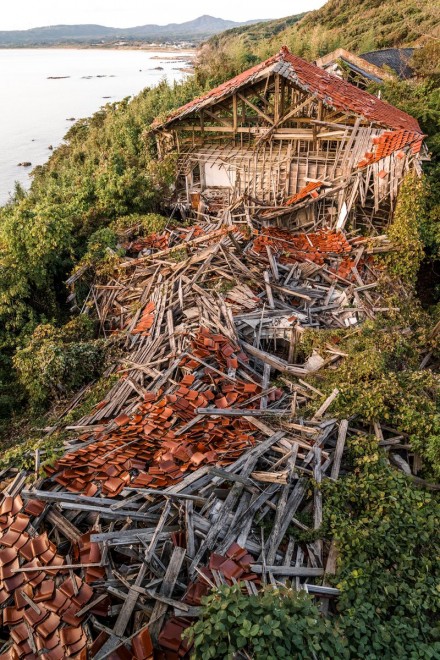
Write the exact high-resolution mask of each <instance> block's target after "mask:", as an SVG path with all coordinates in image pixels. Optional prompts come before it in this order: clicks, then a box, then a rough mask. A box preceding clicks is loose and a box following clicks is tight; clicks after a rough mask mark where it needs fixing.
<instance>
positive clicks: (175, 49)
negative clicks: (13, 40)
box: [0, 44, 197, 56]
mask: <svg viewBox="0 0 440 660" xmlns="http://www.w3.org/2000/svg"><path fill="white" fill-rule="evenodd" d="M1 50H143V51H146V52H150V53H151V52H153V53H176V54H178V53H181V52H182V51H184V52H185V53H188V54H190V55H194V56H195V55H196V53H197V48H194V47H191V46H188V47H187V48H186V47H184V46H173V45H170V46H152V45H151V44H138V45H135V44H130V45H128V44H127V45H126V44H124V45H117V44H108V45H106V44H100V45H96V46H95V45H93V44H49V45H39V46H38V45H33V46H27V45H23V46H22V45H19V46H0V51H1Z"/></svg>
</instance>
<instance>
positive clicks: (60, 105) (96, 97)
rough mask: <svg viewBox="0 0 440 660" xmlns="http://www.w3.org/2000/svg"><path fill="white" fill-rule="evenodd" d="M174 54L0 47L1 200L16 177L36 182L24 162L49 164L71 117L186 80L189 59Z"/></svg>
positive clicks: (7, 196)
mask: <svg viewBox="0 0 440 660" xmlns="http://www.w3.org/2000/svg"><path fill="white" fill-rule="evenodd" d="M185 54H186V53H182V52H179V53H178V55H185ZM171 55H174V57H176V56H177V55H176V53H175V52H174V53H154V52H146V51H130V50H66V49H59V50H57V49H47V50H0V90H1V93H0V204H4V203H5V202H7V200H8V198H9V194H10V192H11V191H13V189H14V182H15V181H19V182H20V183H21V184H23V185H24V186H25V187H28V186H29V185H30V177H29V172H30V171H31V170H32V167H30V168H24V167H19V166H18V163H21V162H31V163H32V166H35V165H41V164H42V163H44V162H45V161H46V160H47V158H49V156H50V154H51V151H50V150H49V148H48V147H49V145H52V146H53V147H54V148H55V147H56V146H57V145H59V144H60V142H61V141H62V138H63V136H64V135H65V134H66V132H67V130H68V129H69V128H70V126H71V125H72V123H73V122H72V121H69V120H71V119H72V118H75V119H79V118H81V117H88V116H89V115H91V114H93V113H94V112H96V111H97V110H99V108H100V107H101V106H102V105H104V104H105V103H109V102H113V101H118V100H120V99H122V98H124V97H126V96H132V95H135V94H137V93H138V92H140V91H141V90H142V89H143V88H144V87H150V86H153V85H156V84H157V83H158V82H159V81H160V80H161V79H163V78H164V77H166V78H167V79H168V80H169V81H172V80H180V79H182V78H183V77H184V76H185V74H184V73H183V72H182V71H180V70H179V69H181V68H183V67H185V62H180V61H176V59H174V58H173V59H169V58H170V57H171ZM157 58H159V59H157ZM156 67H162V70H158V69H156ZM61 76H63V78H58V79H50V77H55V78H57V77H61ZM64 76H66V77H64Z"/></svg>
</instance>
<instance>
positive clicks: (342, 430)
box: [330, 419, 348, 479]
mask: <svg viewBox="0 0 440 660" xmlns="http://www.w3.org/2000/svg"><path fill="white" fill-rule="evenodd" d="M347 430H348V420H347V419H343V420H342V421H341V423H340V424H339V432H338V440H337V443H336V449H335V453H334V458H333V465H332V471H331V474H330V476H331V478H332V479H337V478H338V476H339V470H340V469H341V461H342V454H343V453H344V447H345V439H346V437H347Z"/></svg>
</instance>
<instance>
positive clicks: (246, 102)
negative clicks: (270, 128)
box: [237, 93, 273, 125]
mask: <svg viewBox="0 0 440 660" xmlns="http://www.w3.org/2000/svg"><path fill="white" fill-rule="evenodd" d="M237 96H238V97H239V98H240V99H241V100H242V101H243V103H244V104H245V105H248V106H249V107H250V108H252V110H254V111H255V112H256V113H257V114H258V115H260V117H262V118H263V119H264V120H265V121H267V122H268V124H271V125H273V118H272V117H269V116H268V115H266V113H265V112H263V111H262V110H260V108H258V107H257V106H256V105H255V104H254V103H252V101H249V99H247V98H246V97H245V96H243V95H242V94H240V93H238V94H237Z"/></svg>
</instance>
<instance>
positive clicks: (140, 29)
mask: <svg viewBox="0 0 440 660" xmlns="http://www.w3.org/2000/svg"><path fill="white" fill-rule="evenodd" d="M257 22H258V21H257V20H255V21H246V22H245V23H237V22H235V21H228V20H225V19H223V18H215V17H214V16H208V15H204V16H199V17H198V18H196V19H194V20H192V21H186V22H185V23H170V24H168V25H154V24H151V25H139V26H136V27H132V28H113V27H106V26H104V25H49V26H44V27H37V28H32V29H30V30H7V31H0V47H3V48H13V47H17V46H21V47H23V46H47V45H54V44H72V43H81V44H83V43H86V44H88V43H90V42H94V41H97V40H99V41H104V42H113V41H116V40H142V41H146V42H152V41H201V40H203V39H206V38H207V37H210V36H211V35H213V34H216V33H217V32H222V31H224V30H228V29H230V28H236V27H237V26H242V25H243V26H247V25H249V24H252V23H257Z"/></svg>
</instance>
